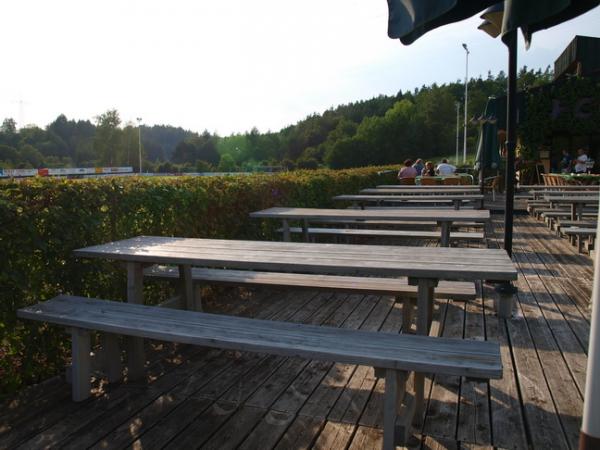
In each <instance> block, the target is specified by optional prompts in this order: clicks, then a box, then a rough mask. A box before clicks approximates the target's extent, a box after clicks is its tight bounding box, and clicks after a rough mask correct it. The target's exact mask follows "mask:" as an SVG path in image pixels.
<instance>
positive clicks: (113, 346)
mask: <svg viewBox="0 0 600 450" xmlns="http://www.w3.org/2000/svg"><path fill="white" fill-rule="evenodd" d="M102 356H103V359H104V364H103V365H104V367H105V369H106V378H107V379H108V382H109V383H115V382H117V381H119V380H120V379H121V377H122V376H123V373H122V368H121V351H120V350H119V336H117V335H116V334H112V333H102Z"/></svg>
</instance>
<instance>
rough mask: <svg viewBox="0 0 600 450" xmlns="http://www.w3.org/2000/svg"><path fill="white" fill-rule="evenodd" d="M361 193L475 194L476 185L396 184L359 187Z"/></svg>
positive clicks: (477, 190) (477, 189) (477, 191)
mask: <svg viewBox="0 0 600 450" xmlns="http://www.w3.org/2000/svg"><path fill="white" fill-rule="evenodd" d="M360 193H361V194H365V195H386V194H389V195H400V194H410V195H435V194H437V195H440V194H453V195H457V194H477V193H479V187H478V186H452V189H446V188H445V187H444V186H431V187H430V188H427V189H420V188H419V187H415V186H398V187H397V188H379V187H378V188H367V189H361V191H360Z"/></svg>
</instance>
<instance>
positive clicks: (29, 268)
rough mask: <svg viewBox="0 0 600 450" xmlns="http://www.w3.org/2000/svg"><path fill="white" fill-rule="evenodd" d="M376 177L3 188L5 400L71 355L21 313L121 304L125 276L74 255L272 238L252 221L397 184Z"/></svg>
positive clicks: (0, 351) (0, 371)
mask: <svg viewBox="0 0 600 450" xmlns="http://www.w3.org/2000/svg"><path fill="white" fill-rule="evenodd" d="M380 169H381V168H379V169H378V168H364V169H353V170H344V171H328V170H318V171H307V172H292V173H284V174H277V175H253V176H232V177H197V178H191V177H178V178H138V177H134V178H107V179H94V180H53V179H36V180H31V181H22V182H4V183H0V289H1V294H2V296H1V303H0V305H1V306H0V396H2V395H5V394H6V393H8V392H11V391H14V390H16V389H18V388H19V387H20V386H22V385H24V384H29V383H33V382H36V381H39V380H41V379H43V378H46V377H48V376H50V375H52V374H55V373H57V372H58V371H59V370H60V369H61V368H62V367H63V366H64V363H65V357H66V356H67V355H68V351H69V341H68V339H65V335H64V334H63V333H62V331H61V330H58V329H56V328H52V327H51V328H48V327H46V326H44V325H43V324H34V323H23V322H21V321H18V320H17V319H16V316H15V311H16V310H17V309H18V308H20V307H22V306H25V305H30V304H33V303H35V302H37V301H40V300H44V299H48V298H50V297H52V296H54V295H56V294H57V293H60V292H66V293H74V294H78V295H84V296H94V297H100V298H114V299H122V298H123V296H124V294H125V281H126V280H125V276H124V271H123V270H122V268H121V267H120V266H119V265H118V264H116V263H111V262H106V261H91V260H84V259H82V260H78V259H76V258H74V257H73V256H72V251H73V250H74V249H76V248H80V247H84V246H88V245H94V244H99V243H103V242H108V241H112V240H117V239H123V238H127V237H131V236H136V235H141V234H145V235H157V236H188V237H210V238H238V239H276V238H277V237H278V236H276V235H275V227H276V224H275V223H266V222H261V221H257V220H254V219H250V218H249V217H248V214H249V213H250V212H252V211H256V210H259V209H264V208H267V207H271V206H277V205H280V206H304V207H331V206H334V205H333V204H332V201H331V197H332V196H334V195H337V194H342V193H356V192H358V190H359V189H361V188H364V187H368V186H374V185H376V184H380V183H390V182H392V181H393V178H394V176H393V174H386V175H378V172H377V171H378V170H380ZM152 289H153V288H148V290H149V291H150V292H148V294H149V295H150V296H152V295H153V294H154V295H155V296H156V295H159V293H157V292H151V290H152ZM154 289H158V288H154Z"/></svg>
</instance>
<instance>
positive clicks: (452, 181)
mask: <svg viewBox="0 0 600 450" xmlns="http://www.w3.org/2000/svg"><path fill="white" fill-rule="evenodd" d="M443 184H445V185H458V184H460V178H458V177H456V178H444V182H443Z"/></svg>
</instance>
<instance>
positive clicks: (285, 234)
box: [281, 219, 292, 242]
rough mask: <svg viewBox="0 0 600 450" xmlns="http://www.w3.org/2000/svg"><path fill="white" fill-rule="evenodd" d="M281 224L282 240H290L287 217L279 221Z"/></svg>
mask: <svg viewBox="0 0 600 450" xmlns="http://www.w3.org/2000/svg"><path fill="white" fill-rule="evenodd" d="M281 225H282V228H283V240H284V242H290V241H291V240H292V235H291V234H290V223H289V222H288V221H287V219H283V220H282V221H281Z"/></svg>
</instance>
